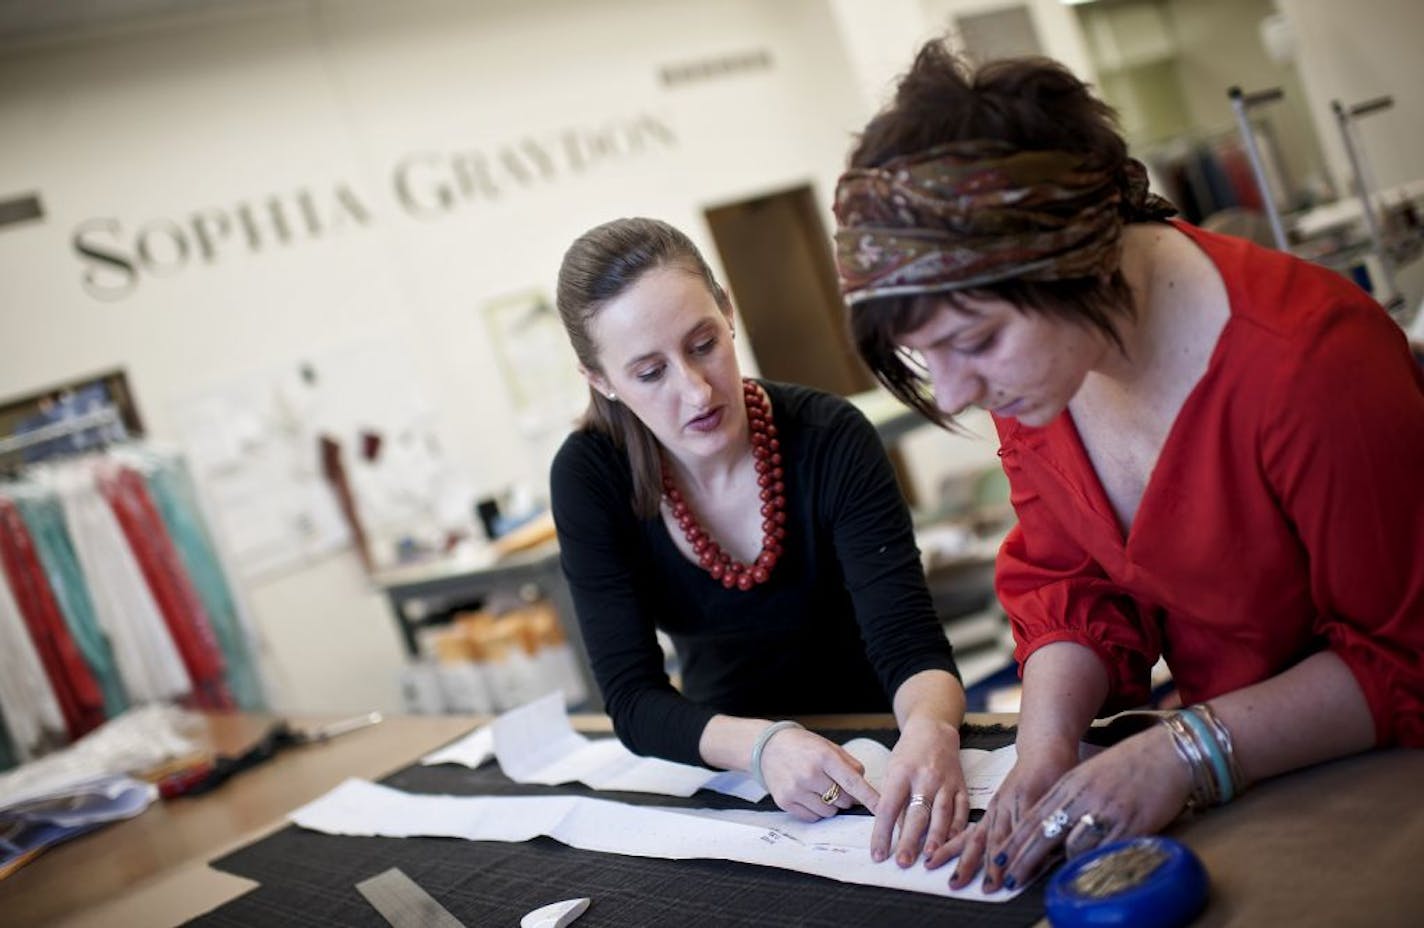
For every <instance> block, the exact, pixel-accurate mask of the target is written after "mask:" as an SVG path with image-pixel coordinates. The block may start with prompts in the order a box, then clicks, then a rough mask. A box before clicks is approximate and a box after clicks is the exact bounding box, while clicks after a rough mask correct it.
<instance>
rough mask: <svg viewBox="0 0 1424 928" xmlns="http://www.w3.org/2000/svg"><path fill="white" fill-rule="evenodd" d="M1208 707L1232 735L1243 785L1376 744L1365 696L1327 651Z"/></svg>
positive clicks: (1354, 752)
mask: <svg viewBox="0 0 1424 928" xmlns="http://www.w3.org/2000/svg"><path fill="white" fill-rule="evenodd" d="M1210 703H1211V707H1212V708H1213V709H1214V710H1216V714H1217V716H1218V717H1219V718H1220V719H1221V721H1222V723H1223V724H1224V725H1225V726H1226V729H1227V730H1228V731H1229V732H1230V733H1231V741H1232V745H1233V748H1234V750H1235V753H1236V759H1237V762H1238V763H1239V764H1240V766H1241V773H1242V775H1243V776H1244V777H1245V778H1246V782H1247V783H1253V782H1255V781H1257V780H1262V779H1265V778H1267V777H1272V776H1275V775H1277V774H1280V773H1286V772H1288V771H1291V770H1297V769H1299V768H1301V767H1308V766H1310V765H1311V764H1318V763H1321V762H1322V761H1327V760H1331V759H1333V758H1336V757H1343V756H1345V755H1348V754H1356V753H1359V752H1360V751H1364V750H1368V749H1369V748H1371V747H1373V746H1374V743H1375V728H1374V719H1373V717H1372V716H1371V714H1370V709H1369V705H1368V704H1367V703H1366V702H1365V697H1364V694H1363V693H1362V692H1361V691H1360V686H1359V684H1358V683H1357V682H1356V681H1355V676H1354V674H1352V673H1351V672H1350V670H1349V668H1348V667H1346V666H1345V663H1344V662H1343V661H1342V660H1340V658H1339V657H1338V656H1337V655H1335V654H1333V653H1331V652H1329V651H1323V652H1321V653H1319V654H1314V655H1311V656H1310V657H1308V658H1306V659H1305V660H1303V661H1301V662H1300V663H1299V664H1297V665H1295V666H1294V667H1292V668H1290V669H1289V670H1287V671H1285V672H1283V673H1280V674H1277V675H1276V676H1274V677H1271V678H1270V679H1268V680H1263V681H1262V682H1260V683H1256V684H1253V685H1251V686H1248V687H1245V688H1243V689H1239V690H1236V691H1235V692H1232V693H1227V694H1226V695H1224V696H1219V697H1217V698H1216V699H1212V700H1210Z"/></svg>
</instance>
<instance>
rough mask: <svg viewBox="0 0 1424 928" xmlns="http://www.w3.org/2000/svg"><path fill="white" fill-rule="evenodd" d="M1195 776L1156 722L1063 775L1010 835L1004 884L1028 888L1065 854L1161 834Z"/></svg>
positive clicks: (1006, 849) (1163, 727) (1079, 852)
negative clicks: (1061, 854) (1132, 838)
mask: <svg viewBox="0 0 1424 928" xmlns="http://www.w3.org/2000/svg"><path fill="white" fill-rule="evenodd" d="M1191 789H1192V781H1191V773H1190V771H1189V770H1188V769H1187V765H1186V764H1185V763H1184V762H1183V761H1182V759H1181V758H1180V757H1179V756H1178V755H1177V752H1176V749H1175V748H1174V747H1173V745H1172V736H1171V734H1170V733H1169V732H1168V731H1167V728H1166V726H1164V725H1155V726H1153V727H1152V728H1149V729H1147V730H1146V731H1144V732H1141V733H1139V734H1137V735H1134V736H1132V737H1131V738H1128V739H1127V740H1125V741H1123V742H1121V743H1120V744H1117V745H1115V746H1113V747H1111V748H1109V749H1107V750H1106V751H1103V752H1102V753H1101V754H1099V755H1097V756H1096V757H1093V758H1090V759H1089V760H1086V761H1084V762H1083V763H1081V764H1079V765H1078V766H1076V767H1074V768H1072V769H1071V770H1069V771H1068V772H1067V773H1065V774H1064V775H1063V776H1062V777H1061V778H1060V779H1059V780H1058V782H1057V783H1055V784H1054V785H1053V787H1052V788H1051V789H1049V790H1048V792H1047V793H1045V794H1044V795H1043V798H1041V799H1040V800H1039V801H1038V802H1037V803H1036V804H1035V805H1034V806H1033V807H1032V808H1030V809H1029V811H1028V813H1027V814H1026V815H1024V817H1023V819H1022V820H1021V821H1020V822H1019V824H1018V826H1017V827H1015V829H1014V831H1013V833H1012V834H1010V835H1009V839H1008V842H1007V843H1006V844H1005V846H1004V850H1003V855H1002V858H1000V859H1002V860H1003V861H1004V867H1005V875H1004V881H1003V885H1004V886H1005V887H1006V888H1009V889H1013V888H1014V887H1015V886H1026V885H1027V884H1028V882H1029V881H1030V880H1032V879H1033V878H1034V877H1035V876H1037V874H1038V872H1039V870H1040V869H1042V868H1043V866H1044V865H1045V864H1046V863H1047V862H1048V861H1050V860H1052V859H1053V858H1054V856H1056V855H1057V854H1058V853H1059V852H1062V853H1063V854H1064V855H1065V856H1067V857H1070V858H1071V857H1075V856H1077V855H1079V854H1082V853H1085V852H1086V851H1090V850H1092V849H1093V848H1095V847H1097V846H1098V845H1099V844H1106V843H1108V842H1110V841H1116V840H1118V839H1120V838H1127V837H1132V836H1136V835H1144V834H1153V833H1155V832H1158V831H1161V830H1162V829H1163V828H1164V827H1166V826H1167V825H1168V824H1170V823H1171V822H1172V820H1173V819H1175V818H1176V817H1177V815H1178V814H1180V813H1181V811H1182V809H1183V807H1185V806H1186V803H1187V797H1188V796H1189V795H1190V794H1191ZM996 862H997V861H996Z"/></svg>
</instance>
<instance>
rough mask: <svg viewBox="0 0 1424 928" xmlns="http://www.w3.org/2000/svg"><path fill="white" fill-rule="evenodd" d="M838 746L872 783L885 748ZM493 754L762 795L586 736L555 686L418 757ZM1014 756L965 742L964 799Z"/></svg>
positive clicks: (982, 790) (576, 770)
mask: <svg viewBox="0 0 1424 928" xmlns="http://www.w3.org/2000/svg"><path fill="white" fill-rule="evenodd" d="M843 747H844V748H845V749H846V750H847V751H848V752H849V753H850V754H851V755H852V756H853V757H855V759H856V760H858V761H860V762H861V764H863V765H864V766H865V779H866V781H867V782H869V783H870V785H871V786H873V787H875V789H876V790H879V789H880V784H881V782H882V781H883V780H884V779H885V768H886V766H887V765H888V764H889V762H890V749H889V748H887V747H886V746H885V745H883V744H881V743H880V742H878V741H874V740H871V739H870V738H852V739H851V740H849V741H847V742H846V743H845V744H844V745H843ZM491 757H495V758H497V759H498V760H499V766H500V769H501V770H502V771H504V775H505V776H507V777H509V778H510V779H511V780H513V781H514V782H516V783H539V784H542V785H544V786H559V785H561V784H564V783H571V782H574V781H578V782H580V783H583V784H585V785H586V786H591V787H593V788H594V789H606V790H621V791H623V792H630V793H655V794H660V795H664V796H681V797H684V798H685V797H687V796H691V795H692V794H693V793H695V792H697V791H698V790H699V789H710V790H713V791H714V792H718V793H722V794H724V795H727V796H735V797H737V798H738V799H745V800H746V801H747V802H760V801H761V800H763V799H765V798H766V797H767V791H766V790H765V789H763V788H762V787H761V786H760V785H759V784H758V783H757V782H756V781H755V780H753V779H752V778H751V777H750V776H748V775H747V774H745V773H742V772H740V771H735V770H724V771H720V772H719V771H716V770H709V769H707V768H706V767H695V766H692V765H690V764H676V763H673V762H672V761H667V760H660V759H658V758H653V757H639V756H638V755H636V754H634V753H633V752H632V751H630V750H628V749H627V748H626V747H624V746H623V744H622V742H620V741H619V740H618V739H617V738H599V739H591V738H588V737H586V736H584V735H581V734H579V733H578V732H576V731H574V729H573V724H572V723H571V722H570V721H569V714H568V708H567V706H566V705H565V702H564V699H563V697H562V695H561V694H559V693H550V694H549V695H548V696H544V697H542V698H540V699H536V700H534V701H533V702H530V703H527V704H525V705H523V706H520V707H519V708H518V709H511V710H510V711H508V712H505V713H504V714H502V715H500V716H499V717H498V718H497V719H495V720H494V722H492V723H491V724H489V725H482V726H480V727H479V728H477V729H475V730H474V731H473V732H471V733H470V734H468V735H466V736H465V737H464V738H461V739H460V740H459V741H456V742H454V743H453V744H449V745H446V746H445V747H443V748H440V749H439V750H437V751H434V752H432V753H430V754H427V755H426V756H425V757H423V758H421V763H422V764H464V765H465V766H467V767H472V768H477V767H479V766H480V765H482V764H484V763H485V762H486V761H488V760H489V759H490V758H491ZM1017 759H1018V752H1017V750H1016V749H1015V747H1014V745H1012V744H1010V745H1008V746H1006V747H1002V748H999V749H998V750H996V751H983V750H979V749H977V748H965V749H963V750H961V751H960V752H959V761H960V764H961V765H962V766H963V768H964V779H965V783H966V784H967V786H968V789H969V807H970V808H971V809H985V808H988V806H989V799H990V798H992V797H993V795H994V791H995V790H997V789H998V788H999V784H1000V783H1001V782H1003V779H1004V777H1005V776H1006V775H1007V774H1008V772H1009V770H1010V769H1012V768H1013V766H1014V762H1015V761H1016V760H1017Z"/></svg>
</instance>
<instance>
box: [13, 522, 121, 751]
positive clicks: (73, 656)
mask: <svg viewBox="0 0 1424 928" xmlns="http://www.w3.org/2000/svg"><path fill="white" fill-rule="evenodd" d="M0 562H3V568H4V573H5V576H6V578H7V579H8V580H9V583H10V590H11V592H12V593H13V594H14V597H15V602H16V605H17V606H18V608H19V611H20V616H21V618H22V619H23V620H24V622H25V626H26V627H27V628H28V629H29V632H30V640H31V642H32V643H33V644H34V646H35V653H36V654H37V655H38V656H39V659H40V664H41V665H42V666H43V667H44V671H45V675H46V676H47V677H48V678H49V683H50V688H51V689H52V690H53V691H54V695H55V699H56V700H57V701H58V703H59V708H60V711H61V712H62V713H63V715H64V724H65V727H66V729H67V730H68V732H69V737H70V738H71V739H74V738H78V737H80V736H82V735H83V734H85V733H86V732H88V731H90V730H92V729H94V728H97V727H98V726H99V725H100V724H102V723H103V721H104V695H103V693H102V692H101V691H100V690H99V683H98V681H97V680H95V679H94V674H93V672H92V671H90V669H89V665H88V664H87V663H86V662H85V660H84V657H83V655H82V654H81V653H80V652H79V648H78V647H77V646H76V645H75V643H74V638H73V636H72V635H71V634H70V633H69V627H68V626H67V625H66V624H65V622H64V618H63V617H62V616H61V615H60V612H59V605H58V603H56V602H55V597H54V593H53V591H52V590H51V589H50V584H49V580H48V578H47V577H46V576H45V573H44V569H43V568H42V567H41V565H40V561H39V557H38V556H37V555H36V553H35V545H34V541H33V540H32V539H31V537H30V533H29V530H28V529H27V528H26V527H25V522H24V520H23V519H22V518H21V517H20V511H19V509H18V508H17V507H16V506H15V503H14V501H13V500H11V499H9V498H8V497H6V496H4V495H0Z"/></svg>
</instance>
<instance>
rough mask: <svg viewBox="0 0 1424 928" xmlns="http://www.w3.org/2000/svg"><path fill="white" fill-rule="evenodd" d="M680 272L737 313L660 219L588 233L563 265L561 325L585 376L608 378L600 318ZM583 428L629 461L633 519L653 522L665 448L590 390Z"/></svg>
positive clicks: (628, 221) (692, 250)
mask: <svg viewBox="0 0 1424 928" xmlns="http://www.w3.org/2000/svg"><path fill="white" fill-rule="evenodd" d="M664 267H674V268H680V269H682V270H685V271H687V272H688V273H689V274H692V275H693V276H695V277H698V278H700V279H701V280H702V282H703V283H704V284H705V285H706V286H707V290H708V292H709V293H711V294H712V298H713V299H714V300H716V302H717V306H718V307H719V308H721V309H722V311H723V312H730V311H731V305H732V304H731V301H730V300H729V299H728V298H727V292H726V291H725V290H723V289H722V287H721V285H720V284H718V283H717V279H716V278H715V277H714V276H713V275H712V269H711V268H710V267H709V266H708V264H707V262H706V260H704V259H703V257H702V253H701V252H699V251H698V250H697V246H696V245H694V244H692V240H691V239H690V238H688V237H687V236H686V235H685V234H683V233H682V232H681V231H680V230H678V229H677V228H675V227H673V226H671V225H669V224H668V223H666V222H663V221H661V220H659V219H646V218H642V217H634V218H625V219H614V220H612V221H611V222H605V223H603V224H602V225H599V226H595V227H593V228H592V229H589V230H588V231H587V232H585V233H584V234H583V235H580V236H579V237H578V238H577V239H575V240H574V243H573V244H572V245H570V246H569V248H568V250H567V251H566V252H564V259H563V261H562V262H561V263H560V265H559V282H558V292H557V303H558V308H559V318H560V320H561V321H562V322H563V324H564V331H565V332H566V333H567V334H568V336H569V344H570V345H572V346H573V349H574V354H575V355H576V356H577V357H578V360H579V363H580V364H582V365H583V366H584V368H585V369H586V370H589V371H592V372H594V373H598V374H601V373H603V366H602V363H601V362H600V360H599V357H598V346H597V345H596V344H594V340H593V336H592V334H591V333H590V332H589V323H590V322H591V321H592V320H593V317H594V316H596V315H597V314H598V311H599V310H600V309H602V308H603V307H604V306H605V305H607V304H608V302H609V301H610V300H613V299H615V298H617V297H618V296H620V295H621V294H623V293H625V292H626V291H627V290H628V289H629V288H630V287H632V286H633V285H634V284H636V283H637V282H638V281H639V280H641V279H642V278H643V275H645V274H647V273H648V272H649V271H654V270H657V269H659V268H664ZM579 426H580V428H584V429H588V430H590V431H595V432H601V433H603V434H605V435H607V436H609V437H610V438H612V439H613V443H614V444H615V445H616V446H618V447H619V448H621V449H623V450H624V451H625V452H626V453H627V455H628V463H629V466H630V467H631V468H632V472H633V499H632V506H633V510H634V512H636V513H637V514H638V516H639V517H640V518H644V519H651V518H653V517H654V516H656V515H657V513H658V503H659V500H660V499H661V497H662V456H661V454H660V453H659V451H658V440H657V438H655V437H654V436H653V433H652V432H650V431H649V430H648V427H647V426H645V425H644V424H643V423H642V422H641V421H640V420H639V419H638V417H637V416H635V415H633V414H632V413H631V412H629V411H628V408H627V407H626V406H624V405H623V404H622V403H618V402H614V401H612V400H610V399H608V397H606V396H604V395H603V394H602V393H599V392H598V391H597V390H595V389H593V388H592V387H590V388H589V401H588V409H587V410H585V412H584V414H583V418H582V420H581V421H580V423H579Z"/></svg>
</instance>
